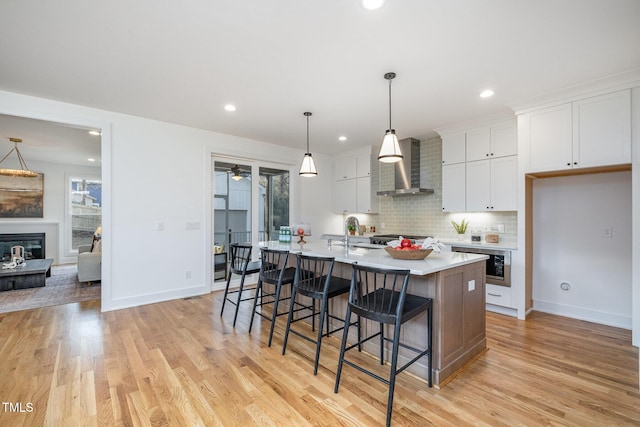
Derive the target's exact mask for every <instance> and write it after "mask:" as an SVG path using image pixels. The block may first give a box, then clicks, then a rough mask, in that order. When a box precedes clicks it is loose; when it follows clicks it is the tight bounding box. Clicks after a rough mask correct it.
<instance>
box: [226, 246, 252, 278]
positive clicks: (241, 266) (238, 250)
mask: <svg viewBox="0 0 640 427" xmlns="http://www.w3.org/2000/svg"><path fill="white" fill-rule="evenodd" d="M251 248H252V246H251V245H250V244H240V243H232V244H231V266H230V268H231V271H232V272H233V273H235V274H242V273H243V272H244V270H245V269H246V268H247V265H248V264H249V262H251Z"/></svg>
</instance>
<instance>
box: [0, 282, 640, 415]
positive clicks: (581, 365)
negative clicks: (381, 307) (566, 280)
mask: <svg viewBox="0 0 640 427" xmlns="http://www.w3.org/2000/svg"><path fill="white" fill-rule="evenodd" d="M221 297H222V295H221V293H216V294H211V295H205V296H201V297H195V298H189V299H183V300H176V301H170V302H166V303H160V304H152V305H147V306H142V307H137V308H132V309H126V310H119V311H114V312H109V313H100V311H99V302H96V301H89V302H82V303H76V304H68V305H61V306H55V307H48V308H42V309H35V310H27V311H21V312H15V313H5V314H0V401H1V402H2V403H1V406H0V426H42V425H45V426H66V425H68V426H80V425H87V426H92V425H104V426H199V425H200V426H251V425H256V426H306V425H312V426H337V425H343V426H378V425H383V424H384V421H385V409H386V396H387V387H386V386H385V385H384V384H382V383H380V382H378V381H376V380H374V379H372V378H370V377H368V376H366V375H363V374H361V373H359V372H357V371H356V370H354V369H352V368H350V367H348V366H345V368H344V372H343V377H342V381H341V384H340V391H339V393H338V394H334V392H333V386H334V381H335V370H336V366H337V357H338V346H339V342H338V341H337V340H336V339H327V340H325V341H324V342H323V349H322V354H321V358H320V369H319V372H318V375H317V376H316V377H314V376H313V361H312V359H313V348H311V347H312V345H311V344H310V343H308V342H306V341H304V340H302V339H300V338H298V337H296V336H293V335H292V336H290V339H289V346H288V348H287V354H286V355H285V356H282V355H281V352H282V332H283V326H284V323H285V319H284V317H282V318H279V319H278V328H277V330H276V334H275V336H274V344H273V346H272V347H271V348H268V347H266V338H267V337H266V335H267V333H268V325H267V324H266V322H264V321H261V320H260V318H259V317H257V319H256V324H255V325H254V329H253V333H252V334H251V335H250V334H249V333H248V332H247V330H248V324H247V322H248V318H249V305H248V303H244V304H245V305H243V306H241V311H240V316H239V320H238V325H237V327H236V328H235V329H234V328H232V327H231V323H232V320H233V306H230V307H229V308H228V309H227V311H226V312H225V314H224V317H222V318H221V317H220V316H219V314H220V313H219V310H220V306H221ZM487 335H488V347H489V350H488V351H487V352H486V353H485V354H483V355H482V356H481V357H480V358H479V359H478V360H477V361H476V362H475V363H474V364H473V365H471V366H470V367H468V368H467V369H466V370H464V371H463V372H461V373H460V374H459V375H458V376H457V377H456V378H455V379H454V380H453V381H451V382H449V383H448V384H447V385H446V386H445V387H444V388H442V389H440V390H438V389H435V388H432V389H429V388H428V387H427V386H426V385H425V384H424V383H423V382H422V381H420V380H418V379H416V378H414V377H412V376H410V375H408V374H406V373H403V374H401V375H400V376H399V377H398V381H397V385H396V396H395V403H394V411H393V421H392V422H393V425H403V426H404V425H415V426H425V425H444V426H447V425H450V426H483V425H484V426H514V425H522V426H542V425H561V426H614V425H615V426H631V425H635V426H638V425H640V393H639V392H638V351H637V349H636V348H634V347H632V346H631V334H630V332H629V331H626V330H622V329H617V328H611V327H606V326H601V325H597V324H592V323H588V322H582V321H578V320H572V319H567V318H563V317H558V316H552V315H547V314H541V313H533V314H532V315H531V316H530V317H529V319H528V320H527V321H526V322H523V321H518V320H517V319H513V318H510V317H506V316H501V315H497V314H492V313H487ZM352 353H353V352H352ZM358 357H361V358H362V359H363V360H366V359H368V357H369V356H367V355H364V354H363V355H359V356H358ZM369 360H370V361H371V362H373V363H372V365H374V364H375V361H373V360H371V359H369Z"/></svg>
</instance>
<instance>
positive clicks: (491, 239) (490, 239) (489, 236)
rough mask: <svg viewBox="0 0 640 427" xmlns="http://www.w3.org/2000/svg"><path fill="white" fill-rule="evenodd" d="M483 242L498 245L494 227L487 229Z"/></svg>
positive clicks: (498, 239) (498, 237)
mask: <svg viewBox="0 0 640 427" xmlns="http://www.w3.org/2000/svg"><path fill="white" fill-rule="evenodd" d="M484 241H485V242H487V243H499V242H500V235H499V234H498V230H497V229H496V228H495V227H489V228H487V232H486V233H485V235H484Z"/></svg>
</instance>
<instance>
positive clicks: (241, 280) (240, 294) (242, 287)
mask: <svg viewBox="0 0 640 427" xmlns="http://www.w3.org/2000/svg"><path fill="white" fill-rule="evenodd" d="M245 274H246V273H245V272H244V271H243V272H242V278H241V279H240V289H239V290H238V301H237V302H236V314H234V315H233V327H234V328H235V327H236V321H237V320H238V309H239V308H240V301H241V300H242V290H243V289H244V276H245ZM229 280H231V274H229Z"/></svg>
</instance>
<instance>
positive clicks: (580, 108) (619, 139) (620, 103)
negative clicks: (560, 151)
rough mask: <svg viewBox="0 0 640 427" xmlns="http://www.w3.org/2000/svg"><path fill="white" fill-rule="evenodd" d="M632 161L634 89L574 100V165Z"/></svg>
mask: <svg viewBox="0 0 640 427" xmlns="http://www.w3.org/2000/svg"><path fill="white" fill-rule="evenodd" d="M630 162H631V93H630V91H628V90H625V91H622V92H614V93H611V94H607V95H603V96H596V97H593V98H588V99H584V100H582V101H578V102H574V103H573V165H574V167H575V166H577V167H582V168H585V167H590V166H601V165H615V164H623V163H630Z"/></svg>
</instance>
